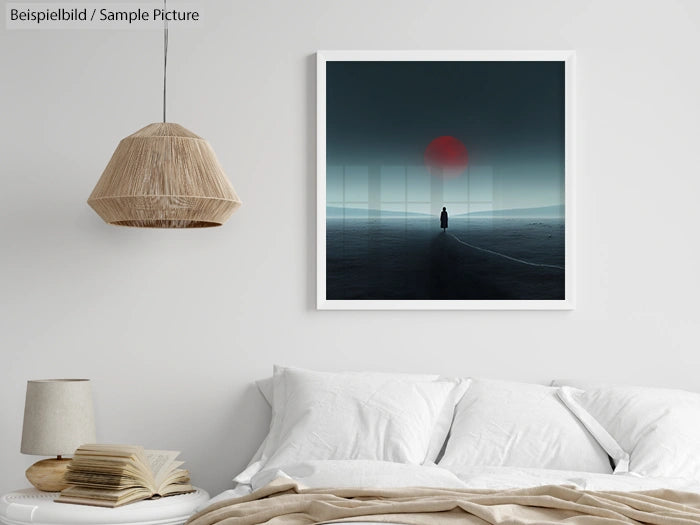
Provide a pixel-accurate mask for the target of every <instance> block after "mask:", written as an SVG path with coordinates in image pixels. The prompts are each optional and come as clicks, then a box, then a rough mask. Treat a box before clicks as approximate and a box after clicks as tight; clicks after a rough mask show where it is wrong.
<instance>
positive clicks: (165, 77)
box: [163, 0, 168, 123]
mask: <svg viewBox="0 0 700 525" xmlns="http://www.w3.org/2000/svg"><path fill="white" fill-rule="evenodd" d="M166 11H167V0H163V13H164V14H165V12H166ZM163 18H164V21H163V122H164V123H165V122H166V120H165V101H166V96H167V80H168V17H167V16H164V17H163Z"/></svg>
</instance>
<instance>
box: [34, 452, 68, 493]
mask: <svg viewBox="0 0 700 525" xmlns="http://www.w3.org/2000/svg"><path fill="white" fill-rule="evenodd" d="M68 463H70V458H68V459H66V458H61V457H60V456H59V457H58V458H51V459H42V460H41V461H37V462H36V463H34V464H33V465H32V466H31V467H29V468H28V469H27V471H26V472H25V475H26V476H27V479H28V480H29V483H31V484H32V485H34V486H35V487H36V488H38V489H39V490H42V491H44V492H60V491H62V490H63V489H65V488H66V487H67V486H68V483H66V482H65V481H64V475H65V473H66V469H67V468H68Z"/></svg>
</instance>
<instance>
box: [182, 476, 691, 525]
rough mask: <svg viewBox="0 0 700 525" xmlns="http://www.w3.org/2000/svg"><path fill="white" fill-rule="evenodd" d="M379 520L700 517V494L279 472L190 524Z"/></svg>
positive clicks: (426, 523)
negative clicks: (395, 483) (333, 485)
mask: <svg viewBox="0 0 700 525" xmlns="http://www.w3.org/2000/svg"><path fill="white" fill-rule="evenodd" d="M332 521H378V522H395V523H406V524H412V525H436V524H439V525H442V524H445V525H448V524H449V525H451V524H458V523H459V524H480V525H483V524H490V523H507V524H509V525H521V524H522V525H524V524H528V525H547V524H554V523H558V524H561V523H566V524H573V525H608V524H610V525H612V524H622V523H624V524H630V523H633V524H634V523H650V524H655V525H676V524H677V525H681V524H683V525H685V524H691V523H693V524H700V494H694V493H689V492H677V491H672V490H652V491H646V492H592V491H585V490H579V489H575V488H571V487H566V486H560V485H549V486H543V487H535V488H527V489H512V490H498V491H494V490H458V489H455V490H452V489H434V488H399V489H371V488H365V489H362V488H359V489H354V488H353V489H348V488H344V489H305V488H301V487H299V486H298V485H297V484H295V483H294V482H291V481H289V480H283V479H277V480H275V481H273V482H272V483H270V484H269V485H267V486H265V487H263V488H261V489H259V490H257V491H255V492H253V493H251V494H249V495H247V496H244V497H241V498H235V499H231V500H227V501H221V502H219V503H216V504H214V505H212V506H210V507H208V508H206V509H204V510H202V511H201V512H199V513H197V514H195V515H194V516H192V518H190V520H189V521H188V525H213V524H220V525H253V524H259V523H269V524H274V525H292V524H293V525H302V524H303V525H306V524H313V523H327V522H332Z"/></svg>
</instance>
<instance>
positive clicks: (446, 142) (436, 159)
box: [423, 135, 468, 177]
mask: <svg viewBox="0 0 700 525" xmlns="http://www.w3.org/2000/svg"><path fill="white" fill-rule="evenodd" d="M423 157H424V159H425V165H426V167H427V168H428V171H430V173H431V174H432V175H438V176H443V177H456V176H457V175H460V174H461V173H462V172H463V171H464V170H465V169H466V167H467V160H468V155H467V147H466V146H465V145H464V144H462V142H461V141H460V140H459V139H456V138H454V137H451V136H449V135H444V136H442V137H438V138H436V139H433V141H432V142H431V143H430V144H428V147H427V148H425V154H424V156H423Z"/></svg>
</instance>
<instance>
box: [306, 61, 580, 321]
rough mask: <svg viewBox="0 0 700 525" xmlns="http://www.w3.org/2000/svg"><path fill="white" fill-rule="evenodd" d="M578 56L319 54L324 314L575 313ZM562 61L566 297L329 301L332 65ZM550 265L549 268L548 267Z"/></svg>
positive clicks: (320, 293)
mask: <svg viewBox="0 0 700 525" xmlns="http://www.w3.org/2000/svg"><path fill="white" fill-rule="evenodd" d="M575 60H576V57H575V52H574V51H570V50H546V51H520V50H518V51H319V52H318V53H317V55H316V66H317V70H316V76H317V92H316V93H317V123H316V125H317V158H316V161H317V283H316V291H317V294H316V295H317V304H316V306H317V309H319V310H571V309H573V308H574V307H575V276H576V273H575V272H576V259H575V242H574V231H575V199H574V195H575V191H574V190H575V188H574V181H575V176H574V169H575V132H576V127H575ZM336 61H342V62H356V61H359V62H382V61H385V62H402V61H413V62H416V61H417V62H423V61H427V62H428V61H439V62H450V61H478V62H491V61H493V62H499V61H509V62H529V61H539V62H551V61H557V62H562V63H563V66H564V90H565V94H564V114H565V123H564V149H565V151H564V170H565V173H564V181H565V182H564V188H565V191H564V193H565V195H564V213H563V217H564V269H565V270H564V272H565V276H564V286H563V288H564V297H563V298H555V299H432V298H429V299H361V298H360V299H345V298H341V299H337V298H331V299H329V298H328V297H327V259H326V257H327V230H326V229H327V217H326V213H327V201H326V189H327V188H326V180H327V159H326V122H327V121H326V110H327V108H326V101H327V92H326V88H327V85H326V84H327V82H326V71H327V65H328V64H329V63H330V62H336ZM545 266H546V265H545Z"/></svg>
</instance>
